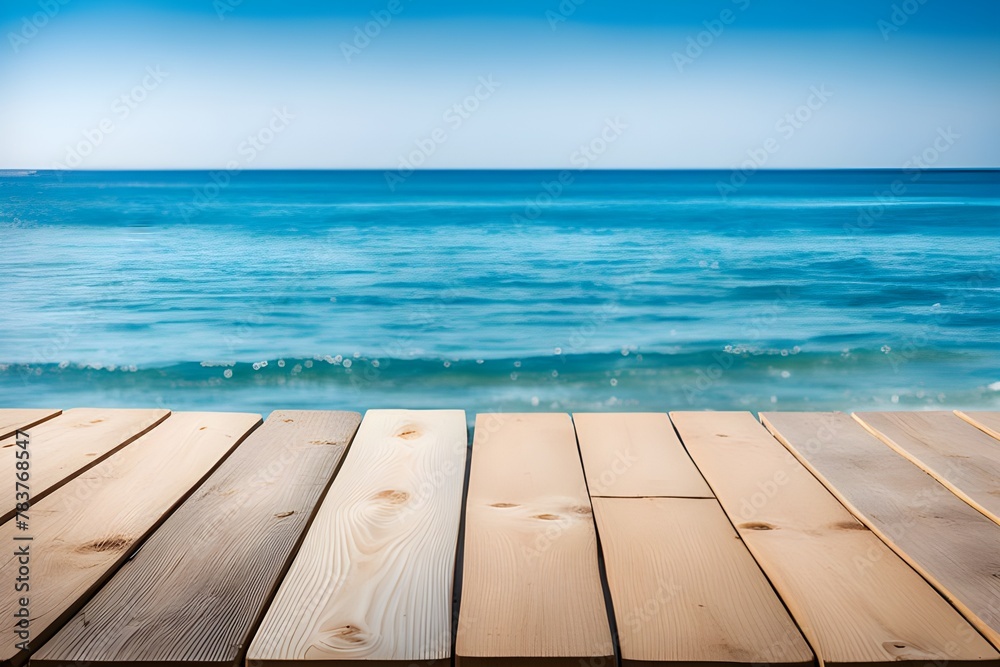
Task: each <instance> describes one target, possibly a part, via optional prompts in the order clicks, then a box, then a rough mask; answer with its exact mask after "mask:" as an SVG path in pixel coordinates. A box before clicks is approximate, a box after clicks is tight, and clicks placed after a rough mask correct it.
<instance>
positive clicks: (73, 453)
mask: <svg viewBox="0 0 1000 667" xmlns="http://www.w3.org/2000/svg"><path fill="white" fill-rule="evenodd" d="M169 414H170V411H169V410H159V409H153V410H124V409H106V408H74V409H72V410H67V411H65V412H63V413H62V414H61V415H59V416H58V417H54V418H52V419H50V420H48V421H45V422H43V423H41V424H39V425H38V426H36V427H35V428H33V429H31V432H30V451H31V497H32V500H33V502H37V501H39V500H41V499H42V498H44V497H45V496H47V495H48V494H50V493H52V492H53V491H55V490H56V489H58V488H59V487H60V486H62V485H63V484H65V483H66V482H68V481H69V480H71V479H73V478H74V477H76V476H77V475H79V474H80V473H82V472H84V471H86V470H88V469H89V468H91V467H93V466H95V465H97V464H98V463H100V462H101V461H103V460H104V459H105V458H107V457H108V456H110V455H111V454H114V453H115V452H117V451H118V450H119V449H121V448H122V447H124V446H126V445H128V444H129V443H130V442H132V441H134V440H135V439H136V438H138V437H139V436H141V435H143V434H145V433H146V432H148V431H149V430H150V429H152V428H153V427H154V426H156V425H157V424H159V423H160V422H162V421H163V420H164V419H166V418H167V416H168V415H169ZM14 438H15V436H13V435H12V436H10V437H8V438H6V439H4V440H0V470H11V471H12V470H14V461H15V458H14V452H15V449H16V447H14ZM14 505H15V498H14V485H13V484H3V485H0V512H2V514H0V523H3V522H5V521H8V520H9V519H10V518H11V517H12V516H14Z"/></svg>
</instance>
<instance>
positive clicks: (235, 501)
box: [32, 411, 360, 666]
mask: <svg viewBox="0 0 1000 667" xmlns="http://www.w3.org/2000/svg"><path fill="white" fill-rule="evenodd" d="M359 422H360V415H358V414H356V413H353V412H307V411H275V412H273V413H271V415H270V417H269V418H268V420H267V421H266V422H265V423H264V425H263V426H261V427H260V428H258V429H257V430H256V431H254V432H253V433H252V434H250V436H249V437H248V438H247V439H246V440H245V441H244V442H243V444H242V445H240V446H239V447H238V448H237V449H236V451H235V452H233V453H232V454H231V455H230V456H229V457H228V458H227V459H226V460H225V461H224V462H223V464H222V465H221V466H219V468H218V469H217V470H216V471H215V472H214V473H212V475H211V476H210V477H209V478H208V479H207V480H205V482H204V483H203V484H202V485H201V486H200V487H199V488H198V490H197V491H196V492H195V493H194V494H192V495H191V497H190V498H188V499H187V500H186V501H185V502H184V504H183V505H181V506H180V507H179V508H178V509H177V510H176V511H175V512H174V513H173V514H172V515H171V516H170V518H169V519H167V521H165V522H164V523H163V525H162V526H161V527H160V528H159V529H158V530H157V531H156V532H155V533H153V535H152V537H150V538H149V539H148V540H147V541H146V542H145V544H143V546H142V548H141V549H140V550H139V551H138V553H136V554H135V556H134V557H133V558H132V559H131V560H130V561H129V562H128V563H126V564H125V565H124V566H122V568H121V569H120V570H119V571H118V573H117V574H116V575H115V576H114V577H112V579H111V580H110V581H109V582H108V583H107V584H106V585H105V586H104V587H103V588H101V590H100V591H99V592H98V593H97V594H96V595H95V596H94V597H93V598H92V599H91V600H90V602H88V603H87V604H86V605H85V606H84V607H83V609H81V610H80V611H79V612H78V613H77V614H76V615H75V616H74V617H73V618H72V619H70V621H69V622H68V623H67V624H66V625H65V626H64V627H63V629H62V630H61V631H60V632H59V633H58V634H56V636H55V637H53V638H52V640H51V641H49V642H48V643H47V644H46V645H45V646H43V647H42V649H41V650H40V651H39V652H38V653H36V654H35V655H34V656H33V657H32V663H33V664H38V665H43V666H44V665H49V666H51V665H71V664H79V661H84V662H89V663H90V664H91V665H95V664H97V665H101V664H119V665H122V664H147V665H150V664H163V663H171V664H174V665H181V664H185V665H236V664H238V663H239V662H241V661H242V660H243V658H244V656H245V653H246V647H247V644H248V642H249V640H250V636H251V634H252V632H253V630H254V628H255V627H256V626H257V624H258V623H259V622H260V618H261V616H262V614H263V611H264V609H265V608H266V605H267V604H268V602H269V601H270V599H271V598H272V597H273V595H274V592H275V590H276V589H277V586H278V583H279V582H280V581H281V578H282V576H283V575H284V573H285V572H286V571H287V569H288V566H289V564H290V563H291V560H292V557H293V556H294V554H295V550H296V548H297V547H298V544H299V542H300V541H301V538H302V535H303V532H304V531H305V529H306V528H307V527H308V525H309V521H310V519H311V518H312V516H313V514H314V512H315V509H316V506H317V504H318V502H319V500H320V498H321V496H322V494H323V493H324V491H325V490H326V488H327V487H328V485H329V482H330V479H331V478H332V476H333V474H334V472H335V470H336V467H337V465H338V463H339V462H340V459H341V456H342V455H343V452H344V449H345V448H346V447H347V444H348V442H349V441H350V439H351V437H353V435H354V432H355V430H356V429H357V427H358V423H359Z"/></svg>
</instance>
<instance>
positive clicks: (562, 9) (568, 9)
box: [545, 0, 587, 31]
mask: <svg viewBox="0 0 1000 667" xmlns="http://www.w3.org/2000/svg"><path fill="white" fill-rule="evenodd" d="M586 1H587V0H562V2H560V3H559V6H558V7H556V8H555V9H554V10H553V9H546V10H545V20H547V21H548V22H549V28H550V29H551V30H553V31H554V30H556V29H557V28H558V27H559V24H560V23H565V22H566V21H568V20H569V17H570V16H573V14H575V13H576V9H577V7H579V6H580V5H582V4H583V3H584V2H586Z"/></svg>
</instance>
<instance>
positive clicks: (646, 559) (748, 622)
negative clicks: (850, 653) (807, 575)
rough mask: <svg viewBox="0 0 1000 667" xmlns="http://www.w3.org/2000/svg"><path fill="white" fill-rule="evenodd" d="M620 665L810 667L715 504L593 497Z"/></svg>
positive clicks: (809, 656) (801, 643)
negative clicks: (616, 627)
mask: <svg viewBox="0 0 1000 667" xmlns="http://www.w3.org/2000/svg"><path fill="white" fill-rule="evenodd" d="M593 505H594V515H595V517H596V519H597V532H598V535H599V536H600V539H601V548H602V550H603V552H604V563H605V568H606V570H607V576H608V586H609V588H610V589H611V599H612V602H613V604H614V610H615V617H616V619H617V626H618V638H619V643H620V646H621V656H622V665H623V666H625V667H632V666H634V667H640V666H647V665H648V666H650V667H652V666H653V665H668V664H676V663H681V664H687V665H694V664H712V665H717V666H719V667H721V666H723V665H748V664H752V663H757V664H771V665H812V664H813V653H812V651H811V650H810V649H809V646H808V645H807V644H806V642H805V640H804V639H803V638H802V635H801V634H800V633H799V631H798V629H797V628H796V627H795V623H794V622H792V619H791V618H790V617H789V615H788V612H787V611H786V610H785V608H784V606H782V604H781V601H780V600H779V599H778V596H777V595H775V593H774V591H773V590H772V589H771V586H770V584H769V583H768V581H767V578H766V577H764V575H763V573H761V571H760V568H759V567H757V563H756V562H755V561H754V559H753V557H752V556H751V555H750V553H749V552H748V551H747V548H746V546H745V545H744V544H743V543H742V542H741V541H740V539H739V537H738V536H737V535H736V531H734V530H733V526H732V525H731V524H730V523H729V519H728V518H727V517H726V515H725V513H724V512H723V511H722V508H721V507H719V503H718V502H717V501H716V500H715V499H714V498H711V499H706V498H594V499H593Z"/></svg>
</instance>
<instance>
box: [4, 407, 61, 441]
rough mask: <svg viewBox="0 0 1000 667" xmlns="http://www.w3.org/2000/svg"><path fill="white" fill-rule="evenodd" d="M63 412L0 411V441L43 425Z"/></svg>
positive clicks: (44, 410)
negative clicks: (19, 431) (18, 431)
mask: <svg viewBox="0 0 1000 667" xmlns="http://www.w3.org/2000/svg"><path fill="white" fill-rule="evenodd" d="M61 412H62V410H47V409H44V408H42V409H22V408H2V409H0V440H3V439H4V438H9V437H10V436H12V435H14V433H15V432H16V431H17V430H18V429H21V430H27V429H30V428H32V427H33V426H37V425H39V424H41V423H42V422H43V421H46V420H49V419H52V418H53V417H56V416H58V415H59V414H60V413H61Z"/></svg>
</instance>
